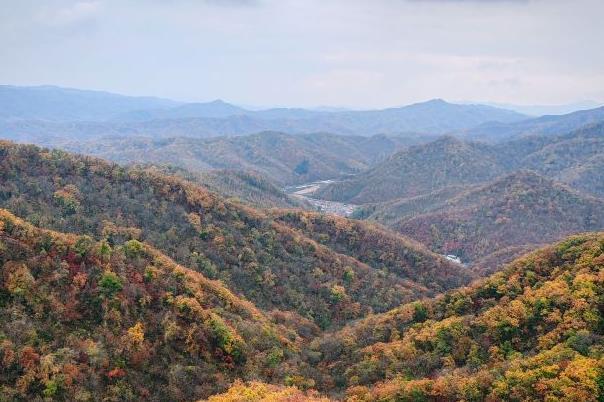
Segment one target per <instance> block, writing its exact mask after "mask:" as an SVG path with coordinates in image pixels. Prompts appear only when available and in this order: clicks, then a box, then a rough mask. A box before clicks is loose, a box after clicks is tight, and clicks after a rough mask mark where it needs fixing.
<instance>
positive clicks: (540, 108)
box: [468, 101, 604, 116]
mask: <svg viewBox="0 0 604 402" xmlns="http://www.w3.org/2000/svg"><path fill="white" fill-rule="evenodd" d="M468 103H483V104H485V105H489V106H493V107H498V108H502V109H507V110H513V111H515V112H518V113H522V114H526V115H529V116H545V115H560V114H568V113H573V112H578V111H580V110H587V109H595V108H597V107H600V106H604V104H603V103H602V102H596V101H582V102H573V103H566V104H559V105H516V104H512V103H496V102H468Z"/></svg>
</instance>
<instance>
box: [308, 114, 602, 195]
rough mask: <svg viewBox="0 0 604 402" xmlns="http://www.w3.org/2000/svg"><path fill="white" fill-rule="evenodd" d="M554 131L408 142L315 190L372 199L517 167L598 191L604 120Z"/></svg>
mask: <svg viewBox="0 0 604 402" xmlns="http://www.w3.org/2000/svg"><path fill="white" fill-rule="evenodd" d="M559 133H562V134H558V135H551V136H545V135H541V136H529V137H526V138H520V139H514V140H510V141H507V142H503V143H501V144H495V145H493V144H485V143H478V142H472V141H465V140H461V139H457V138H454V137H443V138H440V139H438V140H436V141H434V142H431V143H427V144H421V145H416V146H412V147H409V148H408V149H404V150H402V151H399V152H397V153H395V154H394V155H392V156H391V157H389V158H388V159H386V160H384V161H382V162H381V163H378V164H377V165H375V166H373V167H371V168H370V169H368V170H366V171H364V172H362V173H360V174H358V175H356V176H355V177H352V178H350V179H347V180H343V181H341V182H338V183H333V184H331V185H329V186H327V187H325V188H324V189H322V190H321V191H320V192H319V193H317V194H316V195H317V196H318V197H322V198H325V199H329V200H335V201H344V202H355V203H375V202H385V201H392V200H394V199H397V198H407V197H414V196H419V195H424V194H427V193H430V192H433V191H438V190H440V189H443V188H445V187H451V186H458V185H468V184H476V183H480V182H486V181H489V180H492V179H494V178H495V177H498V176H501V175H502V174H505V173H510V172H513V171H515V170H518V169H529V170H534V171H536V172H539V173H541V174H542V175H544V176H546V177H550V178H552V179H555V180H559V181H561V182H564V183H568V184H570V185H572V186H575V187H576V188H577V189H580V190H581V191H584V192H588V193H592V194H595V195H602V194H603V193H602V184H601V183H602V180H601V178H602V171H601V170H600V169H599V168H600V167H601V162H600V161H601V160H603V159H604V123H598V124H594V125H586V126H585V127H583V128H581V129H578V130H575V131H571V132H566V131H561V132H559Z"/></svg>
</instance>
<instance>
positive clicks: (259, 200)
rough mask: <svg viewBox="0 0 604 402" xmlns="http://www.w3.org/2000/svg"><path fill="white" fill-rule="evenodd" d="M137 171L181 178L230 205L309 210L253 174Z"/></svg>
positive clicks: (163, 169) (166, 167)
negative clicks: (229, 202)
mask: <svg viewBox="0 0 604 402" xmlns="http://www.w3.org/2000/svg"><path fill="white" fill-rule="evenodd" d="M133 166H134V167H137V168H144V169H148V170H157V171H158V172H161V173H163V174H166V175H170V176H177V177H181V178H184V179H186V180H188V181H191V182H193V183H197V184H199V185H201V186H202V187H204V188H206V189H207V190H209V191H211V192H213V193H216V194H218V195H220V196H221V197H224V198H226V199H229V200H231V201H241V202H243V203H245V204H248V205H251V206H253V207H257V208H297V207H304V208H308V209H312V206H311V205H307V203H305V202H304V200H301V199H299V198H296V197H292V196H290V195H288V194H287V193H286V192H285V191H284V190H283V189H281V188H280V187H279V186H277V184H276V183H274V182H273V181H271V180H270V179H268V178H267V177H265V176H262V175H261V174H259V173H256V172H253V171H242V170H229V169H212V170H203V171H195V172H192V171H189V170H186V169H183V168H179V167H177V166H174V165H154V164H139V165H133Z"/></svg>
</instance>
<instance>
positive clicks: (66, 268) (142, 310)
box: [0, 210, 299, 401]
mask: <svg viewBox="0 0 604 402" xmlns="http://www.w3.org/2000/svg"><path fill="white" fill-rule="evenodd" d="M0 267H1V269H2V271H1V273H2V274H1V275H0V356H2V363H1V364H0V399H2V400H7V401H8V400H36V399H37V398H45V399H47V400H66V401H74V400H82V401H83V400H101V399H103V400H141V399H146V398H149V397H151V398H152V399H153V400H195V399H196V398H201V397H207V396H209V395H211V394H213V393H216V392H220V391H221V390H224V389H225V388H226V387H227V386H228V385H229V383H231V382H232V381H234V380H235V379H237V378H248V379H256V378H259V377H260V378H264V379H265V380H277V381H279V378H281V380H282V379H283V378H284V376H285V375H286V374H288V372H289V373H291V372H292V370H295V367H292V368H288V366H287V364H286V363H284V362H285V361H286V360H287V359H289V358H290V357H292V356H294V355H295V354H296V353H298V350H299V338H298V336H297V335H296V333H295V332H294V331H291V330H289V329H287V328H285V327H283V326H282V325H278V324H275V323H274V322H273V321H272V320H271V319H270V318H269V317H268V316H267V314H266V313H264V312H262V311H260V310H258V309H257V308H256V307H254V306H253V305H252V304H251V303H249V302H247V301H245V300H242V299H240V298H238V297H237V296H235V295H234V294H233V293H231V292H230V291H229V290H228V289H226V288H225V287H224V285H223V284H222V283H220V282H217V281H211V280H208V279H207V278H205V277H204V276H203V275H201V274H199V273H197V272H193V271H191V270H189V269H186V268H183V267H182V266H179V265H177V264H175V263H174V262H173V261H172V260H171V259H169V258H168V257H165V256H164V255H163V254H161V253H160V252H159V251H157V250H156V249H154V248H152V247H150V246H148V245H147V244H144V243H141V242H139V241H137V240H133V239H132V240H127V241H124V242H121V241H119V242H113V243H112V244H110V243H109V242H107V241H106V240H102V241H95V240H93V239H92V238H91V237H89V236H79V235H74V234H61V233H57V232H51V231H47V230H42V229H39V228H36V227H34V226H32V225H30V224H28V223H25V222H24V221H22V220H20V219H18V218H16V217H15V216H13V215H11V214H10V213H8V212H7V211H5V210H0Z"/></svg>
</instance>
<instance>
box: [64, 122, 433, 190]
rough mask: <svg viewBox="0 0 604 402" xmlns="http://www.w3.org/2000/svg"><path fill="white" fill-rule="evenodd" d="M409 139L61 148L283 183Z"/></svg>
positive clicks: (257, 137)
mask: <svg viewBox="0 0 604 402" xmlns="http://www.w3.org/2000/svg"><path fill="white" fill-rule="evenodd" d="M428 138H429V137H428ZM416 140H417V141H421V140H422V139H420V138H417V139H416ZM411 141H415V140H414V139H407V138H404V137H396V136H375V137H369V138H365V137H352V136H338V135H332V134H324V133H322V134H307V135H291V134H285V133H278V132H263V133H258V134H253V135H249V136H243V137H219V138H210V139H193V138H168V139H159V140H153V139H150V138H127V137H115V138H106V139H101V140H93V141H90V142H79V141H77V142H70V143H67V144H64V145H63V147H62V148H64V149H67V150H71V151H75V152H80V153H84V154H89V155H96V156H99V157H102V158H106V159H110V160H113V161H115V162H118V163H133V162H136V163H141V162H148V163H168V164H171V165H175V166H179V167H182V168H185V169H188V170H191V171H198V170H208V169H239V170H250V171H256V172H259V173H261V174H263V175H265V176H266V177H268V178H269V179H271V180H273V181H275V182H277V183H279V184H281V185H286V184H298V183H307V182H311V181H314V180H324V179H329V178H336V177H339V176H341V175H345V174H352V173H358V172H360V171H362V170H364V169H367V168H368V167H369V165H370V164H371V163H373V162H375V161H378V160H381V159H383V158H385V157H386V156H388V155H390V153H392V152H394V151H395V150H396V149H401V148H402V147H403V146H404V145H405V144H407V143H408V142H411Z"/></svg>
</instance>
